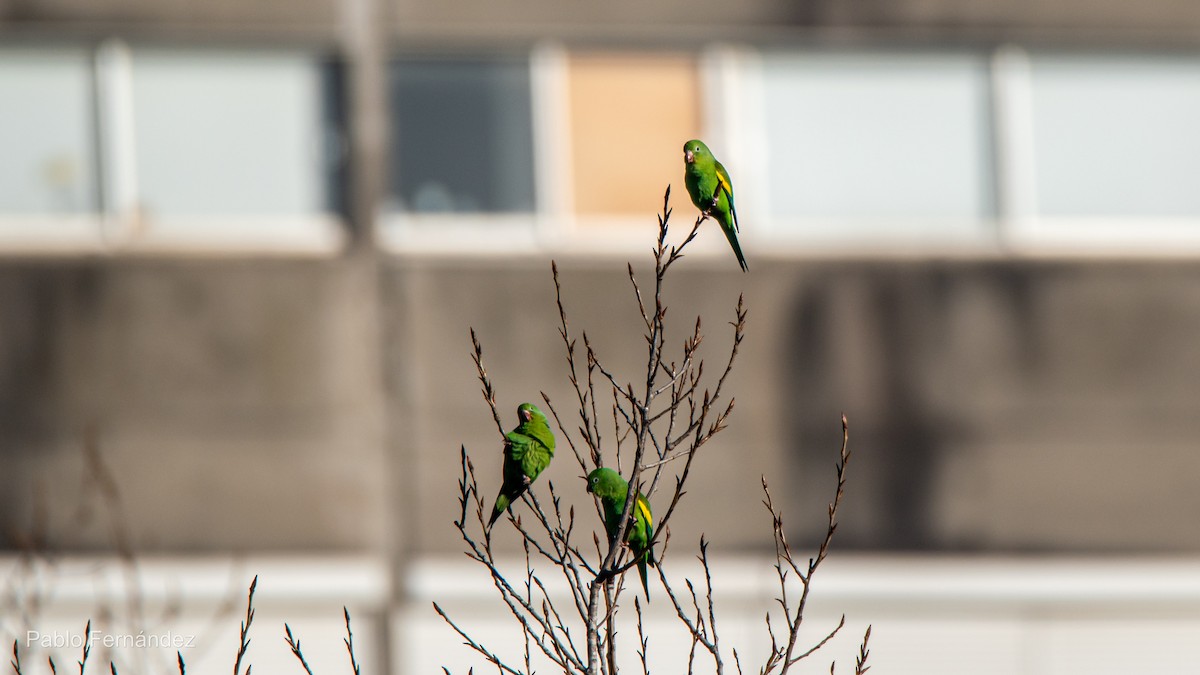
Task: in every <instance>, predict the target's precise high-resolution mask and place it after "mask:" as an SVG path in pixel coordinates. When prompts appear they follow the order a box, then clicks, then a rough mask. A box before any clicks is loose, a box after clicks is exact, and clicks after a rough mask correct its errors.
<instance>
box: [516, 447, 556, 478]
mask: <svg viewBox="0 0 1200 675" xmlns="http://www.w3.org/2000/svg"><path fill="white" fill-rule="evenodd" d="M553 457H554V451H553V450H552V449H550V448H547V447H546V446H545V445H542V444H541V443H538V442H537V441H531V442H530V444H529V447H528V448H526V450H525V454H524V455H523V456H522V457H521V471H522V472H523V473H524V474H525V476H526V477H527V478H529V482H531V483H532V482H533V481H535V480H537V477H538V476H539V475H541V473H542V471H544V470H545V468H546V467H548V466H550V460H551V459H552V458H553Z"/></svg>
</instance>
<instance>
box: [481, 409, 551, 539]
mask: <svg viewBox="0 0 1200 675" xmlns="http://www.w3.org/2000/svg"><path fill="white" fill-rule="evenodd" d="M517 418H518V419H519V420H520V423H519V424H517V428H516V429H513V430H512V431H510V432H508V433H507V434H505V436H504V468H503V472H504V479H503V480H504V482H503V483H502V484H501V485H500V494H499V496H497V497H496V507H495V508H493V509H492V519H491V520H489V521H488V529H489V530H490V529H492V525H494V524H495V523H496V521H497V520H499V518H500V516H502V515H503V514H504V512H505V511H507V510H508V507H509V505H510V504H512V503H513V502H514V501H516V500H517V498H518V497H520V496H521V495H522V494H523V493H524V492H525V491H526V490H528V489H529V486H530V485H531V484H532V483H533V481H535V480H537V477H538V476H539V475H540V474H541V473H542V471H543V470H545V468H546V467H547V466H550V460H551V459H554V432H552V431H550V425H549V424H548V423H547V422H546V416H545V415H544V414H542V411H541V410H538V407H537V406H535V405H534V404H532V403H522V404H521V405H520V406H518V407H517Z"/></svg>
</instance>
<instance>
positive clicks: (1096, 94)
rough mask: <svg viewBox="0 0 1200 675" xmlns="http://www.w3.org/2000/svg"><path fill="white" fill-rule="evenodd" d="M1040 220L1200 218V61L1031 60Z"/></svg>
mask: <svg viewBox="0 0 1200 675" xmlns="http://www.w3.org/2000/svg"><path fill="white" fill-rule="evenodd" d="M1031 67H1032V91H1033V123H1034V161H1035V171H1036V180H1037V204H1038V209H1039V212H1041V213H1043V214H1045V215H1056V216H1097V215H1103V216H1166V217H1170V216H1195V215H1200V189H1198V186H1200V58H1197V57H1194V56H1166V55H1163V56H1154V55H1139V56H1120V55H1107V56H1087V55H1053V54H1040V55H1039V54H1035V55H1033V56H1032V57H1031Z"/></svg>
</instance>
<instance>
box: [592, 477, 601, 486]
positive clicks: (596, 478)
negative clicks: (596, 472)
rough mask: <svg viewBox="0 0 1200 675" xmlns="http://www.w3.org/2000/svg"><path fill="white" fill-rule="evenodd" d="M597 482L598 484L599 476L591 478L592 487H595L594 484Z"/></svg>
mask: <svg viewBox="0 0 1200 675" xmlns="http://www.w3.org/2000/svg"><path fill="white" fill-rule="evenodd" d="M599 482H600V477H599V476H594V477H593V478H592V485H595V484H596V483H599Z"/></svg>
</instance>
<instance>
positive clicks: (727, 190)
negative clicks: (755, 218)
mask: <svg viewBox="0 0 1200 675" xmlns="http://www.w3.org/2000/svg"><path fill="white" fill-rule="evenodd" d="M683 163H684V167H683V184H684V185H686V186H687V191H688V194H689V195H691V197H692V203H693V204H695V205H696V208H698V209H700V211H701V213H704V214H706V215H708V216H711V217H712V219H713V220H715V221H717V223H718V224H719V225H720V226H721V231H722V232H724V233H725V238H726V239H728V240H729V245H730V246H731V247H732V248H733V253H734V255H736V256H737V259H738V264H739V265H741V266H742V271H743V272H749V271H750V266H749V265H747V264H746V256H744V255H742V247H741V245H740V244H738V238H737V235H738V220H737V209H736V208H734V206H733V181H731V180H730V179H729V172H728V171H726V170H725V167H723V166H721V163H720V162H718V161H717V158H716V157H713V154H712V151H710V150H709V149H708V146H707V145H705V144H704V142H703V141H700V140H695V139H693V140H690V141H688V142H687V143H684V144H683Z"/></svg>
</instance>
